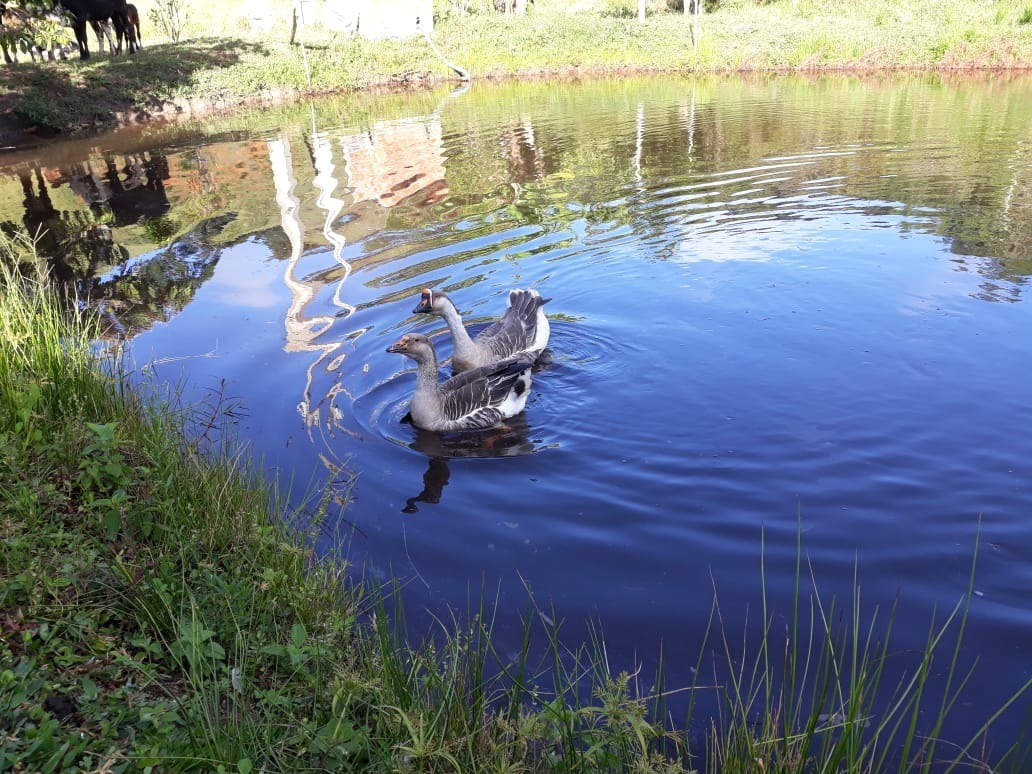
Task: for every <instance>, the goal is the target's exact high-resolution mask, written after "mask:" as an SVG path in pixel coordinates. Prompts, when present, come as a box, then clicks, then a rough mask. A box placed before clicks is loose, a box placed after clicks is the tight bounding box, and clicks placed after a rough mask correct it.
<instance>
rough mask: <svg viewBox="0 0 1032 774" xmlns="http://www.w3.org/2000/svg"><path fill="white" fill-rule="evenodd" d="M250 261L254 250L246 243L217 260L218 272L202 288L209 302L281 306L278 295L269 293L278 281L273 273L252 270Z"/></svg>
mask: <svg viewBox="0 0 1032 774" xmlns="http://www.w3.org/2000/svg"><path fill="white" fill-rule="evenodd" d="M262 252H263V253H264V252H265V251H264V250H263V251H262ZM254 260H255V255H254V250H253V249H249V245H248V244H246V243H245V244H242V245H236V246H234V247H230V248H227V249H226V250H225V251H224V252H223V253H222V256H221V257H220V258H219V271H216V272H215V275H214V276H213V277H212V278H211V279H210V280H209V281H208V282H207V283H206V285H205V287H206V288H207V289H208V290H209V291H211V292H212V293H213V296H214V297H213V300H214V301H217V302H219V303H224V304H229V305H231V306H243V307H252V308H258V307H269V306H276V305H277V304H278V303H281V297H280V296H281V295H282V294H277V293H276V292H275V291H274V290H273V287H274V285H276V284H277V283H278V281H279V278H278V277H277V274H276V272H271V271H262V272H258V271H255V270H254ZM279 284H282V282H279Z"/></svg>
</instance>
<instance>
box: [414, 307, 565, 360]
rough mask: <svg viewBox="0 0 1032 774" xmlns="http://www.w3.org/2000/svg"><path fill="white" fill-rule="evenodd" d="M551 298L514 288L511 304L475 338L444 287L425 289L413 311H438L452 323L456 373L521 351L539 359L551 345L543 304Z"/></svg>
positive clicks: (453, 356)
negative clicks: (546, 347) (443, 289)
mask: <svg viewBox="0 0 1032 774" xmlns="http://www.w3.org/2000/svg"><path fill="white" fill-rule="evenodd" d="M550 300H551V299H549V298H542V297H541V294H540V293H538V292H537V291H536V290H533V289H530V290H510V291H509V305H508V307H507V308H506V310H505V314H504V315H502V318H501V319H500V320H496V321H495V322H493V323H492V324H491V325H489V326H488V327H487V328H485V329H484V330H482V331H481V332H480V333H479V334H477V337H476V338H473V339H471V338H470V336H469V332H468V331H467V330H466V326H465V325H463V324H462V316H461V315H460V314H459V310H458V309H456V308H455V304H454V303H452V300H451V299H450V298H449V297H448V296H447V294H445V293H444V292H442V291H440V290H436V291H435V290H431V289H430V288H424V289H423V292H422V295H421V297H420V300H419V304H418V305H417V306H416V308H415V309H413V310H412V311H413V312H419V313H423V314H436V315H438V316H440V317H443V318H444V321H445V322H446V323H448V329H449V330H450V331H451V335H452V345H453V349H452V358H451V362H452V368H453V369H454V371H455V373H460V372H462V371H466V370H468V369H470V368H478V367H480V366H486V365H490V364H491V363H497V362H498V361H499V360H504V359H505V358H507V357H512V356H513V355H516V354H519V353H527V354H529V355H530V357H531V360H534V359H536V358H537V356H538V355H540V354H541V352H542V351H543V350H544V348H545V346H546V345H547V344H548V333H549V328H548V318H547V317H545V313H544V311H543V310H542V309H541V307H542V306H544V305H545V304H547V303H548V302H549V301H550Z"/></svg>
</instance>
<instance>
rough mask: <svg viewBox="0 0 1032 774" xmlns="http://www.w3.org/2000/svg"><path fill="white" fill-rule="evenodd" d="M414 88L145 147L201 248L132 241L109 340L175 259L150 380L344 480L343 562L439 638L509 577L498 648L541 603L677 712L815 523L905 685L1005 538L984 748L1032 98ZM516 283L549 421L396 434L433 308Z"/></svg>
mask: <svg viewBox="0 0 1032 774" xmlns="http://www.w3.org/2000/svg"><path fill="white" fill-rule="evenodd" d="M408 100H409V101H408V102H406V101H405V99H403V98H397V99H395V100H394V101H390V102H385V103H383V104H382V105H373V108H369V107H368V106H367V111H368V112H366V113H363V114H362V115H368V116H369V117H368V118H364V119H362V120H361V121H358V122H356V123H354V124H351V123H348V122H347V119H344V120H343V121H342V119H341V118H340V116H341V115H347V114H348V113H347V110H345V109H341V108H340V107H339V105H336V106H335V107H333V109H331V108H330V107H328V106H326V105H321V104H317V105H315V106H314V107H313V108H312V110H311V113H310V114H308V113H304V112H302V113H300V114H297V115H295V114H291V118H290V122H288V121H287V119H284V124H283V125H282V126H281V127H277V128H275V129H270V128H268V126H258V127H257V128H253V129H246V128H241V130H240V132H239V133H238V134H235V135H233V136H232V137H228V136H225V135H215V136H213V137H209V138H207V139H206V140H201V139H193V140H191V141H189V142H188V141H187V140H185V139H184V140H177V141H176V142H177V144H175V145H172V146H163V147H157V146H156V147H153V148H147V149H146V150H140V149H139V147H137V148H135V149H134V151H133V152H135V153H142V154H143V155H144V157H145V158H148V159H151V158H153V157H154V156H155V154H160V155H161V157H162V158H165V159H166V160H167V163H168V166H169V168H170V170H171V173H170V174H169V176H168V177H166V178H164V180H163V183H162V185H163V188H164V190H165V191H166V193H167V200H168V207H167V208H166V209H165V210H164V211H163V212H162V213H161V217H172V218H173V220H174V221H175V224H176V225H177V227H178V228H179V229H180V231H181V232H183V233H178V234H175V235H174V236H173V237H171V243H170V246H167V247H157V246H154V244H153V243H151V244H150V245H147V244H146V240H145V239H144V236H141V234H149V233H151V232H153V230H154V228H153V225H151V229H150V231H146V230H145V229H144V225H146V224H148V223H150V224H153V221H152V220H147V219H146V218H143V219H140V220H137V221H136V222H135V223H131V224H129V225H128V226H126V228H125V229H124V230H123V231H118V230H117V229H115V241H116V242H117V241H118V239H119V238H120V235H121V238H123V239H124V240H125V241H126V242H127V243H128V242H133V240H136V241H135V242H134V244H136V243H142V246H141V244H137V246H135V247H132V248H131V249H129V250H128V252H130V253H134V255H132V256H131V257H129V259H128V262H127V263H125V265H124V266H123V268H120V269H112V268H107V267H104V266H98V267H97V269H96V277H99V279H95V280H94V281H93V283H94V286H96V287H99V288H101V289H102V290H103V291H104V292H107V293H108V295H109V296H110V297H111V299H114V300H113V301H111V302H109V309H110V310H111V311H112V313H113V314H114V315H115V316H116V317H118V315H119V314H120V313H122V314H123V315H124V314H125V310H126V309H128V308H129V307H131V306H132V304H130V303H128V302H119V301H118V299H119V296H118V292H117V289H118V286H119V282H120V281H121V282H123V283H124V282H125V280H124V279H121V280H120V279H119V278H124V277H125V276H126V275H128V274H131V273H132V272H135V276H140V275H141V274H143V273H145V272H146V271H148V270H151V271H153V268H152V269H148V267H154V266H156V265H158V264H159V263H160V261H165V262H167V263H171V264H173V265H174V266H175V267H177V269H176V271H177V272H178V274H177V275H176V276H177V280H176V283H173V284H174V285H176V287H187V286H188V287H189V288H190V289H189V291H183V293H182V294H181V296H173V295H172V294H171V293H166V294H165V295H160V296H159V300H158V301H155V302H152V303H151V306H150V307H148V310H149V311H147V312H146V314H144V313H142V312H140V311H139V305H137V306H135V307H132V308H133V309H135V310H136V312H137V316H136V317H134V318H132V321H131V322H128V323H125V324H124V325H123V330H125V331H126V334H127V335H129V336H130V337H131V338H130V341H129V345H130V352H131V356H132V358H133V360H134V362H135V363H136V366H137V368H138V369H139V373H140V375H141V378H154V379H156V380H157V381H158V383H159V384H160V383H163V382H170V383H178V382H179V381H180V380H183V379H185V380H186V384H188V385H190V386H189V388H188V390H190V391H191V393H193V394H196V395H197V396H198V399H200V398H204V397H210V393H209V390H212V389H214V390H218V391H220V392H221V393H222V394H223V395H224V396H225V397H226V398H228V399H231V400H232V401H233V402H234V404H235V405H237V404H238V405H239V406H240V407H241V409H242V410H243V412H244V415H243V417H242V418H241V419H240V420H239V422H238V423H237V424H236V425H235V426H234V427H233V429H235V430H236V431H238V432H239V434H240V437H241V439H242V440H243V442H246V443H247V445H248V447H249V449H250V450H251V451H252V452H253V453H254V454H255V455H257V456H259V457H260V458H261V459H262V460H263V464H264V465H265V466H266V467H267V468H268V470H269V471H270V472H272V473H275V474H276V475H278V476H281V478H282V480H284V481H287V480H293V481H294V482H295V488H296V491H300V490H301V489H303V488H304V487H305V486H307V485H309V484H312V485H313V486H318V485H320V484H323V483H325V481H326V480H327V477H328V476H331V475H332V476H334V478H335V480H336V482H337V483H336V484H335V486H336V488H337V490H338V492H339V494H340V496H341V497H342V498H343V497H345V496H346V497H347V505H346V507H337V506H334V507H333V508H332V509H331V512H330V514H329V516H328V518H327V519H326V521H325V523H323V525H322V527H321V533H320V538H319V545H320V548H321V549H322V550H324V551H327V552H329V551H332V550H334V548H335V547H339V546H341V545H343V546H345V547H346V551H347V554H348V556H349V557H350V560H351V561H354V562H356V563H358V564H364V565H365V566H366V567H367V568H369V569H368V570H367V571H369V572H371V573H372V574H374V575H376V576H379V577H383V578H386V577H387V576H389V575H392V574H393V575H397V576H400V577H401V578H403V579H405V580H407V581H408V585H407V592H406V596H407V600H408V607H409V614H410V618H412V619H413V620H414V621H415V623H416V625H417V626H421V625H428V623H427V622H428V619H426V618H424V617H422V616H421V615H420V612H419V611H421V610H423V609H429V610H431V611H435V612H439V611H441V610H442V609H444V608H445V607H446V606H452V607H455V608H458V609H459V610H460V611H461V610H465V606H466V603H467V599H468V598H469V597H470V595H472V596H474V597H476V596H477V595H478V594H479V591H480V589H481V588H486V589H488V595H489V596H490V597H492V598H495V597H496V598H497V600H498V610H499V613H498V621H499V623H498V636H499V638H500V644H501V647H502V648H503V650H504V649H506V648H511V649H515V648H516V647H517V646H518V636H517V635H518V630H519V626H520V616H521V614H522V613H523V612H524V611H525V610H526V607H527V595H528V589H529V590H530V591H531V592H532V593H533V595H534V597H535V599H536V600H537V601H538V603H539V604H541V605H542V607H543V608H545V607H547V606H548V605H552V606H553V608H552V611H553V612H552V614H554V616H555V617H556V618H557V619H561V620H563V621H565V625H564V629H563V631H564V633H566V635H567V636H569V637H570V638H571V640H578V639H579V638H581V637H582V635H583V631H584V628H583V627H584V622H585V621H586V620H588V619H593V620H597V621H600V622H601V626H602V628H603V630H604V632H605V634H606V640H607V653H608V656H609V658H610V663H611V666H612V667H613V669H614V670H620V669H629V670H632V669H634V668H635V667H636V665H637V664H638V663H639V662H641V663H643V664H644V665H645V667H646V671H647V670H648V669H649V668H651V666H652V665H654V663H655V660H656V655H657V654H658V653H659V651H660V648H661V647H662V649H663V653H664V660H665V664H666V670H667V679H668V685H670V686H677V685H683V684H686V683H688V682H690V681H691V679H692V669H691V668H692V667H693V666H694V665H695V664H696V662H697V659H698V655H699V652H700V648H701V647H702V644H703V636H704V632H705V627H706V623H707V620H708V617H709V615H710V610H711V605H712V602H713V597H714V590H716V593H717V594H718V596H719V600H720V608H721V613H722V616H723V620H724V624H725V626H727V628H728V629H729V632H730V633H731V634H732V635H734V637H736V638H737V639H738V640H741V636H740V635H741V632H743V631H745V630H746V629H747V628H749V629H750V630H752V631H755V630H756V629H757V628H758V625H759V621H760V617H761V603H760V600H761V590H762V588H763V587H765V588H766V591H767V595H768V607H769V608H770V610H771V612H772V613H773V614H774V615H775V618H776V619H777V620H778V621H780V622H781V623H780V625H782V626H783V625H784V616H786V615H788V614H789V613H790V610H791V607H790V600H791V598H792V594H793V589H794V587H795V580H796V556H797V537H800V534H799V533H800V532H801V545H802V552H803V556H804V569H803V576H804V577H803V579H802V581H803V588H804V597H809V596H810V595H811V594H813V593H817V594H819V596H820V597H821V599H823V600H825V601H827V600H830V599H831V598H832V597H833V596H837V597H838V598H839V599H840V600H848V598H849V595H850V593H851V589H852V588H853V586H854V575H855V576H856V578H857V579H858V580H856V583H858V584H859V586H860V589H861V600H862V606H863V608H864V610H865V611H866V612H865V614H866V615H868V616H875V617H876V620H877V621H878V622H879V624H878V628H879V629H880V628H887V626H888V620H889V619H888V613H889V608H890V607H891V606H892V605H893V604H894V602H896V601H897V600H898V604H899V613H898V614H897V615H896V618H895V622H894V624H893V633H892V636H893V643H894V644H895V648H894V649H893V652H894V653H896V654H897V657H896V658H897V660H896V661H895V662H894V666H893V667H892V669H897V668H898V669H899V670H911V669H912V668H913V666H914V665H915V664H916V656H914V655H913V652H912V651H911V649H914V648H918V649H919V648H921V647H922V646H923V644H924V643H925V641H926V640H927V638H928V632H929V628H930V623H931V621H932V619H933V616H935V620H937V621H941V620H942V619H943V618H944V616H945V615H946V614H947V612H948V611H949V610H952V608H953V607H954V605H956V604H957V602H958V601H959V600H961V599H962V598H963V597H964V595H965V592H966V590H967V586H968V582H969V577H970V574H971V569H972V561H973V559H974V558H975V555H976V536H978V534H979V524H980V525H981V527H980V529H981V534H980V537H978V538H977V540H978V543H977V572H976V576H975V584H974V585H975V590H976V594H975V596H974V597H973V598H972V605H971V613H970V619H969V622H968V627H967V631H966V635H965V647H964V650H963V654H964V657H965V659H968V660H971V659H974V658H975V657H976V656H977V657H980V659H981V664H982V665H981V667H980V668H979V670H978V671H977V672H976V675H977V677H976V678H975V679H974V680H973V681H972V683H971V685H970V687H969V691H968V693H966V694H965V695H966V697H967V698H966V700H965V701H964V702H962V703H961V705H960V706H959V707H958V715H957V721H956V722H957V726H958V728H959V729H961V730H962V731H963V730H964V729H971V730H973V728H974V727H975V726H977V724H978V723H980V722H981V721H982V720H983V719H984V718H985V717H986V716H987V715H988V714H989V713H990V712H991V710H992V709H993V708H995V707H996V706H998V705H999V704H1000V703H1001V702H1002V701H1003V700H1004V699H1005V698H1006V697H1007V696H1008V695H1009V694H1010V692H1011V691H1013V690H1014V689H1016V688H1017V687H1018V686H1020V685H1021V684H1022V683H1024V682H1025V681H1026V680H1028V679H1029V678H1030V677H1032V667H1030V665H1032V652H1030V651H1032V594H1030V593H1029V589H1032V563H1029V562H1028V560H1027V557H1028V556H1029V555H1030V554H1032V526H1030V525H1032V522H1030V519H1032V336H1030V335H1029V332H1030V331H1032V305H1030V303H1029V298H1028V278H1029V275H1030V274H1032V252H1030V246H1029V245H1030V243H1032V232H1030V226H1029V224H1030V223H1032V122H1030V121H1029V120H1028V117H1029V116H1030V115H1032V78H1029V77H1017V78H1011V79H995V80H988V79H987V80H984V81H965V80H957V81H945V82H944V81H941V80H939V79H936V78H918V79H913V78H910V79H896V80H886V81H879V82H877V83H875V82H864V81H861V80H855V79H846V78H841V79H840V78H823V79H818V80H814V81H803V80H797V79H788V78H779V79H771V80H761V81H757V82H754V83H748V82H742V81H731V80H712V81H703V82H698V83H693V82H691V81H681V80H671V79H649V80H630V81H616V82H599V83H586V84H565V85H557V84H535V85H526V86H519V85H509V86H502V87H490V86H475V87H474V89H473V90H471V91H470V92H468V93H466V94H460V95H456V96H452V97H448V96H447V95H446V94H445V93H443V92H439V93H435V94H432V95H418V96H413V97H410V98H408ZM374 109H379V110H381V111H382V114H378V113H376V112H375V110H374ZM241 137H245V139H241ZM108 142H109V144H110V147H111V148H113V150H111V151H104V148H106V147H108V146H105V145H104V144H103V143H101V145H100V147H101V149H102V150H101V154H103V152H108V153H110V154H113V155H114V157H115V158H116V160H118V162H119V164H120V163H121V161H120V157H119V156H118V153H119V151H118V149H117V147H116V145H117V142H118V140H117V138H115V139H112V140H110V141H108ZM134 142H137V143H139V142H141V141H140V140H138V139H134ZM93 152H94V153H95V154H96V153H97V151H96V150H94V151H93ZM148 154H149V155H148ZM199 159H200V161H199ZM0 162H2V159H0ZM19 163H22V164H23V168H24V164H25V162H24V161H21V162H19ZM12 168H13V167H12ZM199 169H200V171H198V170H199ZM205 174H206V175H207V177H205V176H204V175H205ZM9 180H10V181H15V178H13V177H11V178H9ZM6 184H7V183H6V182H5V185H6ZM205 196H207V197H208V198H207V199H205V198H204V197H205ZM202 201H203V202H204V203H205V206H204V207H202V206H200V203H201V202H202ZM102 206H103V201H102V202H101V209H102ZM95 209H96V208H95ZM227 212H228V213H232V217H230V218H229V220H228V225H227V224H224V223H222V222H217V223H215V225H214V226H211V227H209V228H207V229H205V227H204V224H208V225H209V226H210V224H211V223H212V220H211V219H212V218H217V217H219V216H221V215H223V214H225V213H227ZM148 217H151V218H154V217H158V216H157V215H151V216H148ZM191 219H192V220H191ZM191 223H192V224H194V225H191ZM197 224H200V225H197ZM133 229H135V231H134V230H133ZM191 229H192V230H191ZM198 234H200V236H198ZM159 259H160V260H159ZM126 267H132V268H131V271H130V269H127V268H126ZM188 276H190V277H192V278H193V279H192V281H191V282H186V280H185V279H183V278H184V277H188ZM177 283H178V284H177ZM526 286H531V287H535V288H537V289H539V290H540V291H541V293H542V294H543V295H544V296H547V297H551V299H552V301H551V302H550V303H549V304H548V306H547V311H548V312H549V315H550V318H551V321H552V322H551V325H552V338H551V342H550V346H551V350H552V354H553V359H552V362H551V364H550V365H549V366H548V367H547V368H545V369H544V370H542V371H541V372H539V373H538V374H537V375H536V376H535V380H534V385H533V393H532V396H531V398H530V401H529V402H528V405H527V409H526V412H525V416H524V417H521V418H519V419H518V420H517V421H516V422H514V423H512V425H511V427H510V428H508V429H506V430H504V431H499V432H498V433H487V434H483V435H481V436H478V437H476V438H473V439H466V440H465V441H461V440H460V441H459V442H456V441H455V440H454V439H450V440H449V439H445V441H444V442H442V440H441V439H439V438H435V437H433V436H427V435H426V434H420V433H417V431H415V430H414V429H413V428H411V426H409V425H406V424H402V423H401V422H400V420H401V418H402V416H403V415H404V413H405V404H406V401H407V399H408V397H409V396H410V395H411V392H412V389H413V386H414V382H415V377H414V373H413V371H412V370H411V367H410V365H411V363H410V361H406V360H404V359H402V358H401V357H399V356H397V355H392V354H387V353H386V352H385V349H386V347H387V346H388V345H389V344H391V343H392V342H393V341H394V340H395V339H397V338H398V337H399V336H400V334H402V333H403V332H406V331H420V332H423V333H427V334H430V335H432V336H433V337H434V339H435V341H436V342H437V345H438V351H439V354H440V355H441V357H442V358H443V357H446V356H447V354H448V351H449V341H448V336H447V334H446V332H445V329H444V326H443V324H442V323H441V321H439V320H436V319H428V318H426V317H422V316H415V315H413V314H412V313H411V310H412V307H413V306H414V305H415V304H416V302H417V297H418V294H419V290H420V288H423V287H433V288H439V289H444V290H447V291H448V292H449V293H450V294H451V295H452V297H453V298H454V299H455V300H456V302H457V303H458V305H459V307H460V309H461V310H462V311H463V312H464V313H465V314H466V315H467V318H468V319H469V320H470V321H471V322H472V323H474V324H480V323H484V322H486V321H488V320H490V319H492V318H493V317H495V316H497V315H498V314H500V313H501V311H502V310H503V308H504V305H505V298H506V294H507V292H508V290H509V288H512V287H526ZM170 299H171V300H170ZM120 303H121V306H119V304H120ZM141 319H142V322H141ZM227 424H231V423H230V422H229V421H228V420H227ZM761 546H762V551H761ZM761 556H762V557H763V562H764V570H763V575H762V583H761ZM811 567H812V574H813V578H815V580H816V592H814V581H813V580H811V577H810V576H811ZM876 611H877V612H876ZM509 637H511V638H512V639H511V642H506V639H507V638H509ZM1020 704H1021V706H1025V705H1027V700H1025V701H1023V702H1021V703H1020ZM1016 722H1017V721H1013V722H1012V723H1011V725H1005V726H1004V728H1005V729H1006V731H1005V736H1007V735H1009V734H1011V733H1013V732H1014V729H1015V728H1016V725H1015V724H1016ZM965 741H966V740H965Z"/></svg>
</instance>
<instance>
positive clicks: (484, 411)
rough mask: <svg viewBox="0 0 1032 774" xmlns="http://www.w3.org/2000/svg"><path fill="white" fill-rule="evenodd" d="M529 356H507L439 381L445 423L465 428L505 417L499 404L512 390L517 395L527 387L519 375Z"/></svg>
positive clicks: (524, 371)
mask: <svg viewBox="0 0 1032 774" xmlns="http://www.w3.org/2000/svg"><path fill="white" fill-rule="evenodd" d="M532 364H533V359H531V358H526V357H511V358H508V359H506V360H503V361H501V362H498V363H495V364H494V365H490V366H483V367H481V368H473V369H471V370H469V371H463V372H462V373H460V374H456V375H455V376H453V377H451V378H450V379H448V380H446V381H444V382H442V383H441V384H440V387H439V389H440V394H441V414H442V415H443V416H444V418H445V419H446V420H447V421H448V422H455V423H461V424H463V425H465V426H467V427H489V426H490V425H493V424H495V423H496V422H498V421H499V420H501V419H504V418H505V412H503V410H502V404H504V403H505V402H506V399H507V398H508V397H509V394H510V392H511V391H512V390H513V389H515V390H516V391H517V395H519V394H520V393H522V391H524V390H527V389H529V386H530V385H529V374H528V378H527V380H521V377H522V376H523V375H524V374H525V373H526V372H527V370H528V369H529V368H530V367H531V365H532Z"/></svg>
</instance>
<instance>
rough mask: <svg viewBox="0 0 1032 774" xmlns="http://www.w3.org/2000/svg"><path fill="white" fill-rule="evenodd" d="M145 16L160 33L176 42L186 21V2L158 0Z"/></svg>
mask: <svg viewBox="0 0 1032 774" xmlns="http://www.w3.org/2000/svg"><path fill="white" fill-rule="evenodd" d="M147 18H148V19H150V21H151V24H153V25H154V26H155V27H157V28H158V30H160V31H161V34H162V35H164V36H165V37H167V38H168V39H169V40H171V41H172V42H173V43H178V42H179V38H180V37H181V36H182V34H183V28H184V26H185V25H186V22H187V8H186V3H185V2H184V0H158V1H157V3H156V4H155V5H154V7H153V8H151V9H150V11H148V12H147Z"/></svg>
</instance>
